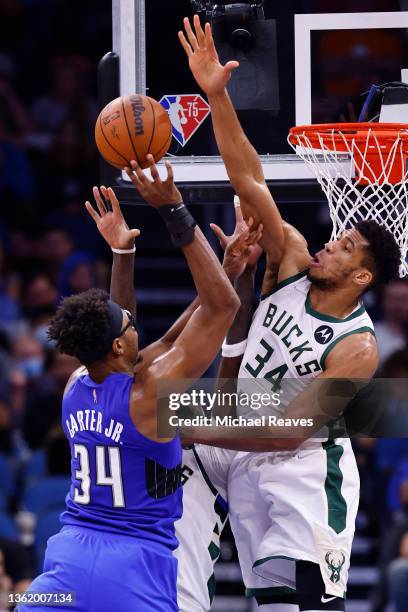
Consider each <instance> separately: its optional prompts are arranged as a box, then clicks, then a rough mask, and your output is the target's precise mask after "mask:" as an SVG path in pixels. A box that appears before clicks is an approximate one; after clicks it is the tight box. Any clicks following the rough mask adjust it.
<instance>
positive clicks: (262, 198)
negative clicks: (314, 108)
mask: <svg viewBox="0 0 408 612" xmlns="http://www.w3.org/2000/svg"><path fill="white" fill-rule="evenodd" d="M184 27H185V31H186V35H187V39H188V40H187V39H186V37H185V35H184V33H183V32H179V39H180V42H181V44H182V46H183V48H184V50H185V52H186V54H187V57H188V60H189V65H190V69H191V72H192V73H193V75H194V78H195V79H196V81H197V83H198V85H199V86H200V87H201V89H202V90H203V91H204V92H205V93H206V94H207V96H208V100H209V103H210V107H211V116H212V121H213V126H214V133H215V137H216V140H217V144H218V148H219V151H220V154H221V156H222V158H223V160H224V163H225V167H226V169H227V173H228V176H229V178H230V181H231V184H232V186H233V187H234V190H235V191H236V193H237V194H238V196H239V197H240V200H241V206H242V209H243V212H244V216H245V217H246V218H249V217H250V216H252V217H253V218H254V220H255V223H260V222H262V223H263V226H264V232H263V238H262V241H261V246H262V247H263V248H264V250H265V251H266V252H267V253H268V254H269V256H270V258H271V260H272V261H274V262H278V261H280V259H281V257H282V251H283V243H284V238H283V229H282V218H281V216H280V213H279V211H278V208H277V206H276V204H275V202H274V200H273V198H272V195H271V193H270V191H269V189H268V186H267V185H266V182H265V178H264V175H263V170H262V165H261V162H260V159H259V156H258V154H257V152H256V151H255V149H254V147H253V146H252V145H251V143H250V142H249V140H248V138H247V137H246V135H245V133H244V131H243V129H242V127H241V124H240V123H239V120H238V117H237V114H236V112H235V109H234V107H233V105H232V102H231V99H230V97H229V95H228V93H227V90H226V85H227V83H228V81H229V79H230V78H231V73H232V71H233V70H234V69H235V68H237V67H238V65H239V64H238V62H235V61H231V62H227V64H226V65H225V66H222V65H221V64H220V62H219V58H218V54H217V51H216V49H215V45H214V41H213V37H212V33H211V26H210V24H208V23H206V25H205V32H204V31H203V29H202V27H201V25H200V20H199V18H198V16H197V15H195V16H194V30H195V31H194V32H193V30H192V28H191V25H190V22H189V20H188V19H187V18H186V19H184Z"/></svg>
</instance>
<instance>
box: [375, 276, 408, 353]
mask: <svg viewBox="0 0 408 612" xmlns="http://www.w3.org/2000/svg"><path fill="white" fill-rule="evenodd" d="M381 306H382V311H383V317H384V318H383V319H382V320H381V321H377V322H376V324H375V334H376V337H377V345H378V352H379V356H380V362H381V363H383V362H384V361H385V360H386V359H387V357H389V356H390V355H391V354H392V353H394V352H395V351H398V350H399V349H402V348H403V347H404V346H405V344H406V330H407V327H408V282H407V281H406V280H404V279H399V280H395V281H393V282H392V283H389V284H388V285H387V286H386V287H384V293H383V295H382V300H381Z"/></svg>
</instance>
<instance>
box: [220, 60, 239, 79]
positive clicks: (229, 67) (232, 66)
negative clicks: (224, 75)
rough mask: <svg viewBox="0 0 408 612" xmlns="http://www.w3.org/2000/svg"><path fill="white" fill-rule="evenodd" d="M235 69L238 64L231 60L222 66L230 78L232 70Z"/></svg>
mask: <svg viewBox="0 0 408 612" xmlns="http://www.w3.org/2000/svg"><path fill="white" fill-rule="evenodd" d="M236 68H239V62H236V61H235V60H232V61H230V62H227V63H226V64H225V66H224V70H226V71H227V72H229V73H230V76H231V72H232V71H233V70H235V69H236Z"/></svg>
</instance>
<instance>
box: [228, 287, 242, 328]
mask: <svg viewBox="0 0 408 612" xmlns="http://www.w3.org/2000/svg"><path fill="white" fill-rule="evenodd" d="M240 306H241V300H240V299H239V297H238V295H237V294H236V293H235V291H231V294H230V295H229V296H228V298H227V300H226V301H225V302H224V307H225V311H226V312H228V314H229V316H230V317H231V322H232V321H233V320H234V319H235V315H236V314H237V312H238V310H239V309H240Z"/></svg>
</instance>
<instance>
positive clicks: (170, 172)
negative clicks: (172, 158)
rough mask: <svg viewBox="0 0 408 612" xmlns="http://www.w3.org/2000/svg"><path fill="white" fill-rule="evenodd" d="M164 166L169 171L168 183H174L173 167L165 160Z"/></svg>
mask: <svg viewBox="0 0 408 612" xmlns="http://www.w3.org/2000/svg"><path fill="white" fill-rule="evenodd" d="M164 165H165V166H166V170H167V179H166V180H167V181H169V182H172V183H173V182H174V172H173V166H172V165H171V163H170V162H169V160H168V159H165V160H164Z"/></svg>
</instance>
